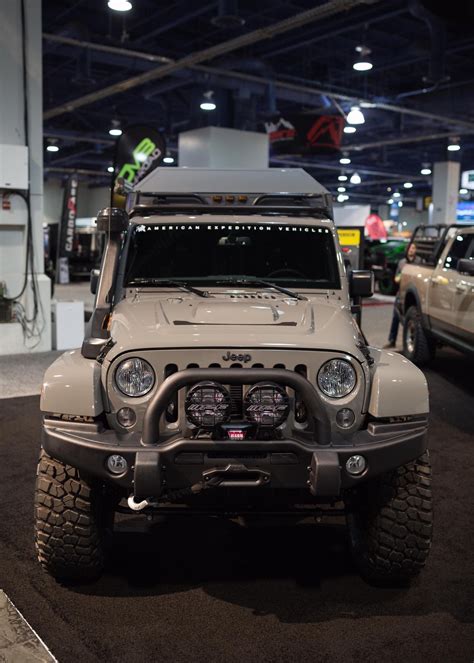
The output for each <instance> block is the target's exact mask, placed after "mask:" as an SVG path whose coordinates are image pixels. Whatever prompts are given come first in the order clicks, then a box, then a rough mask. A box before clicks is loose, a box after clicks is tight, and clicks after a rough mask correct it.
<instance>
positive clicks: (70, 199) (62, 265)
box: [56, 174, 79, 284]
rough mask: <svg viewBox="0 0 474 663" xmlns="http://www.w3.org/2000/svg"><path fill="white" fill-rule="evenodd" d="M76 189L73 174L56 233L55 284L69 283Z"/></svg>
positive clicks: (75, 211) (69, 180) (75, 214)
mask: <svg viewBox="0 0 474 663" xmlns="http://www.w3.org/2000/svg"><path fill="white" fill-rule="evenodd" d="M78 187H79V178H78V176H77V175H76V174H73V175H71V176H70V177H69V178H68V180H67V182H66V187H65V189H64V202H63V210H62V214H61V221H60V223H59V232H58V253H57V261H56V283H61V284H66V283H69V257H70V256H71V254H72V252H73V250H74V233H75V231H76V217H77V192H78Z"/></svg>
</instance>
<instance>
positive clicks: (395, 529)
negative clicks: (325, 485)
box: [346, 452, 433, 586]
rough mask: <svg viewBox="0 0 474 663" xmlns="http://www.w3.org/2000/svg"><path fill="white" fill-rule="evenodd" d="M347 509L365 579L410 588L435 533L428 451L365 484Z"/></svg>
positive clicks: (351, 538) (353, 547) (356, 558)
mask: <svg viewBox="0 0 474 663" xmlns="http://www.w3.org/2000/svg"><path fill="white" fill-rule="evenodd" d="M346 506H347V507H348V515H347V525H348V530H349V541H350V547H351V550H352V555H353V558H354V561H355V563H356V566H357V568H358V569H359V572H360V574H361V575H362V577H363V578H364V579H365V580H367V581H368V582H370V583H372V584H377V585H388V586H397V585H406V584H408V582H409V581H410V579H411V578H414V577H415V576H417V575H418V574H419V573H420V571H421V570H422V568H423V567H424V565H425V562H426V559H427V557H428V553H429V550H430V547H431V539H432V530H433V512H432V506H431V466H430V461H429V454H428V452H425V453H424V454H423V455H422V456H421V457H420V458H418V460H416V461H413V462H411V463H408V464H407V465H402V466H401V467H399V468H397V469H396V470H395V471H393V472H389V473H387V474H384V475H383V476H382V477H380V478H378V479H376V480H372V481H369V482H367V483H366V484H364V485H361V486H360V488H358V489H357V490H356V491H355V492H354V493H353V494H352V495H351V496H350V497H349V498H348V499H347V501H346Z"/></svg>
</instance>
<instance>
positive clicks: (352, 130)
mask: <svg viewBox="0 0 474 663" xmlns="http://www.w3.org/2000/svg"><path fill="white" fill-rule="evenodd" d="M356 131H357V129H356V128H355V127H344V133H345V134H355V132H356Z"/></svg>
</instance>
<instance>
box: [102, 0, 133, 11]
mask: <svg viewBox="0 0 474 663" xmlns="http://www.w3.org/2000/svg"><path fill="white" fill-rule="evenodd" d="M107 7H108V8H109V9H113V10H114V11H116V12H128V11H130V10H131V8H132V3H131V2H130V0H109V1H108V3H107Z"/></svg>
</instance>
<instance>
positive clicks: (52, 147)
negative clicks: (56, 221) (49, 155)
mask: <svg viewBox="0 0 474 663" xmlns="http://www.w3.org/2000/svg"><path fill="white" fill-rule="evenodd" d="M46 150H47V151H48V152H59V147H58V146H57V145H48V146H47V147H46Z"/></svg>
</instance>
